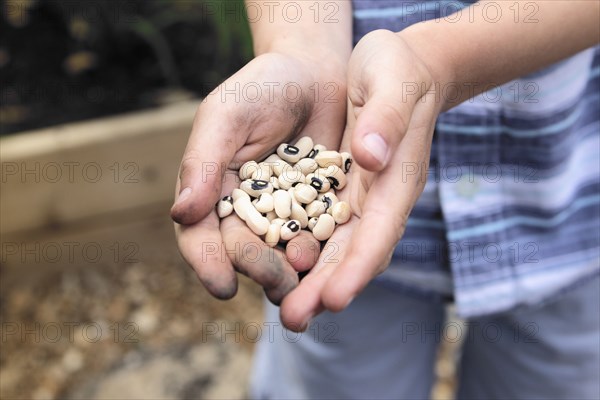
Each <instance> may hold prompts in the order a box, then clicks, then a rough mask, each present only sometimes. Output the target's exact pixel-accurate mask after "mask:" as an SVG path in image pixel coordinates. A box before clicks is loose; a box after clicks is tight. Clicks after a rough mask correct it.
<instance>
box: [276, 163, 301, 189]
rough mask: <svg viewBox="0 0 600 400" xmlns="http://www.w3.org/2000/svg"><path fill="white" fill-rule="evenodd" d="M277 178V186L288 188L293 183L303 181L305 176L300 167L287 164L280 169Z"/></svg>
mask: <svg viewBox="0 0 600 400" xmlns="http://www.w3.org/2000/svg"><path fill="white" fill-rule="evenodd" d="M277 179H278V181H279V188H280V189H285V190H288V189H289V188H291V187H292V186H293V185H294V184H295V183H298V182H304V180H305V179H306V178H305V176H304V174H303V173H302V171H301V170H300V168H295V167H292V166H288V167H286V168H284V169H283V171H281V175H279V178H277Z"/></svg>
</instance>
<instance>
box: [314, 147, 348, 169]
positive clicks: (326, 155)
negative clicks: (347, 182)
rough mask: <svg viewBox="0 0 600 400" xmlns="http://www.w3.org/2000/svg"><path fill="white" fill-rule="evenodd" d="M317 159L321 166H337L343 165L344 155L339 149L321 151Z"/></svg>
mask: <svg viewBox="0 0 600 400" xmlns="http://www.w3.org/2000/svg"><path fill="white" fill-rule="evenodd" d="M315 161H316V162H317V164H319V166H320V167H322V168H326V167H329V166H330V165H335V166H337V167H341V166H342V155H341V154H340V153H338V152H337V151H332V150H330V151H320V152H319V153H318V154H317V155H316V156H315Z"/></svg>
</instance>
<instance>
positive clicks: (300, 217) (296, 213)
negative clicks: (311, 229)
mask: <svg viewBox="0 0 600 400" xmlns="http://www.w3.org/2000/svg"><path fill="white" fill-rule="evenodd" d="M291 218H292V219H295V220H296V221H298V222H299V223H300V227H301V228H302V229H304V228H306V227H307V226H308V215H306V211H305V210H304V208H303V207H302V206H301V205H300V204H298V203H292V215H291Z"/></svg>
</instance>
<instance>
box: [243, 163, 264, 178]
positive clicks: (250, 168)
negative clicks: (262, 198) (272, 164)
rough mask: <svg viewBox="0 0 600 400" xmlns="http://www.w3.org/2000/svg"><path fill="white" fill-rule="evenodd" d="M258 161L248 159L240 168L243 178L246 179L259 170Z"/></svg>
mask: <svg viewBox="0 0 600 400" xmlns="http://www.w3.org/2000/svg"><path fill="white" fill-rule="evenodd" d="M258 170H259V168H258V163H257V162H256V161H248V162H247V163H244V164H243V165H242V166H241V167H240V170H239V176H240V179H241V180H243V181H244V180H246V179H250V178H252V175H254V174H255V173H256V171H258Z"/></svg>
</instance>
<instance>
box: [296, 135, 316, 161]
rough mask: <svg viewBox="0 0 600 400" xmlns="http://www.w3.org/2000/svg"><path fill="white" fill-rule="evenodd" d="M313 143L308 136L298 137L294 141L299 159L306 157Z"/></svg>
mask: <svg viewBox="0 0 600 400" xmlns="http://www.w3.org/2000/svg"><path fill="white" fill-rule="evenodd" d="M313 145H314V143H313V140H312V138H310V137H309V136H303V137H301V138H300V139H298V141H297V142H296V143H294V146H296V148H297V149H298V150H299V154H300V158H301V159H302V158H304V157H306V156H307V155H308V154H309V153H310V152H311V150H312V149H313Z"/></svg>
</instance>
